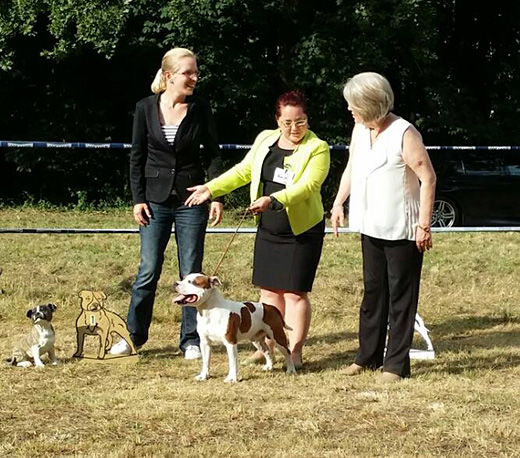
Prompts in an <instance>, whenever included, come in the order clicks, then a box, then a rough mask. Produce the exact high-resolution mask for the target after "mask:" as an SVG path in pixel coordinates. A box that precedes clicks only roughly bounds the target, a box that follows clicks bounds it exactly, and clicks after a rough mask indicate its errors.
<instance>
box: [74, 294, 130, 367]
mask: <svg viewBox="0 0 520 458" xmlns="http://www.w3.org/2000/svg"><path fill="white" fill-rule="evenodd" d="M79 297H80V298H81V301H80V305H81V313H80V314H79V316H78V318H77V320H76V338H77V350H76V353H75V354H74V357H75V358H82V357H83V347H84V343H85V336H87V335H88V336H99V348H98V352H97V359H105V355H106V354H107V352H108V351H109V350H110V349H111V348H112V342H113V335H112V334H113V333H116V334H118V335H119V336H121V338H122V339H124V340H126V342H127V343H128V345H129V346H130V348H131V349H132V352H131V355H136V354H137V352H136V350H135V346H134V344H133V342H132V339H131V338H130V333H129V332H128V328H127V325H126V323H125V320H123V318H121V317H120V316H119V315H118V314H117V313H114V312H111V311H110V310H107V309H106V308H105V300H106V298H107V296H106V294H105V293H103V292H102V291H86V290H84V291H81V292H80V293H79ZM126 356H127V355H126Z"/></svg>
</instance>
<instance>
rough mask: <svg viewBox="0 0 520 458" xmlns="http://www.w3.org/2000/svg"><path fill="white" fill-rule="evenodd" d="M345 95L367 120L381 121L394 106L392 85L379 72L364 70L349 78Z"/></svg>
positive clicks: (349, 102)
mask: <svg viewBox="0 0 520 458" xmlns="http://www.w3.org/2000/svg"><path fill="white" fill-rule="evenodd" d="M343 97H345V100H346V101H347V102H348V104H349V106H350V107H351V108H352V109H354V110H356V111H357V112H358V113H359V115H360V116H361V118H362V119H363V121H365V122H373V121H379V120H380V119H382V118H384V117H385V116H386V115H387V114H388V113H390V111H392V109H393V108H394V91H393V90H392V86H390V83H389V82H388V80H387V79H386V78H385V77H384V76H382V75H380V74H379V73H374V72H364V73H358V74H357V75H355V76H353V77H352V78H349V80H348V81H347V84H346V85H345V87H344V89H343Z"/></svg>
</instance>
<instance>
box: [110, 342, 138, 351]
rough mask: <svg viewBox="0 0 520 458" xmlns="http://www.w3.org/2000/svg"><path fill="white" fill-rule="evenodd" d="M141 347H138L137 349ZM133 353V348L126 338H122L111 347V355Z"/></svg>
mask: <svg viewBox="0 0 520 458" xmlns="http://www.w3.org/2000/svg"><path fill="white" fill-rule="evenodd" d="M139 348H141V347H136V350H137V349H139ZM131 353H132V349H131V348H130V345H128V343H127V342H126V340H124V339H121V340H120V341H119V342H117V343H116V344H115V345H114V346H112V348H111V349H110V354H111V355H130V354H131Z"/></svg>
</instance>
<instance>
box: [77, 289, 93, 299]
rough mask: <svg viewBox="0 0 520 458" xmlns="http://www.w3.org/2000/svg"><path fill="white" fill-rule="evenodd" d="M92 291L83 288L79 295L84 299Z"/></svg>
mask: <svg viewBox="0 0 520 458" xmlns="http://www.w3.org/2000/svg"><path fill="white" fill-rule="evenodd" d="M88 293H90V291H87V290H85V289H84V290H83V291H80V292H79V293H78V296H79V297H81V299H83V298H84V297H85V295H86V294H88Z"/></svg>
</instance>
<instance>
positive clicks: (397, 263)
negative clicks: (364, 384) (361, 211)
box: [356, 235, 423, 377]
mask: <svg viewBox="0 0 520 458" xmlns="http://www.w3.org/2000/svg"><path fill="white" fill-rule="evenodd" d="M361 246H362V251H363V281H364V287H365V292H364V296H363V302H362V304H361V310H360V313H359V350H358V353H357V356H356V364H359V365H360V366H363V367H367V368H370V369H377V368H379V367H381V366H383V370H384V371H385V372H391V373H393V374H397V375H400V376H401V377H408V376H409V375H410V355H409V352H410V348H411V346H412V339H413V333H414V323H415V314H416V312H417V304H418V302H419V283H420V279H421V268H422V259H423V254H422V253H421V252H419V250H418V249H417V246H416V245H415V242H413V241H409V240H395V241H394V240H382V239H376V238H373V237H369V236H367V235H362V236H361ZM387 330H388V345H387V350H386V355H385V354H384V350H385V343H386V336H387Z"/></svg>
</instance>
